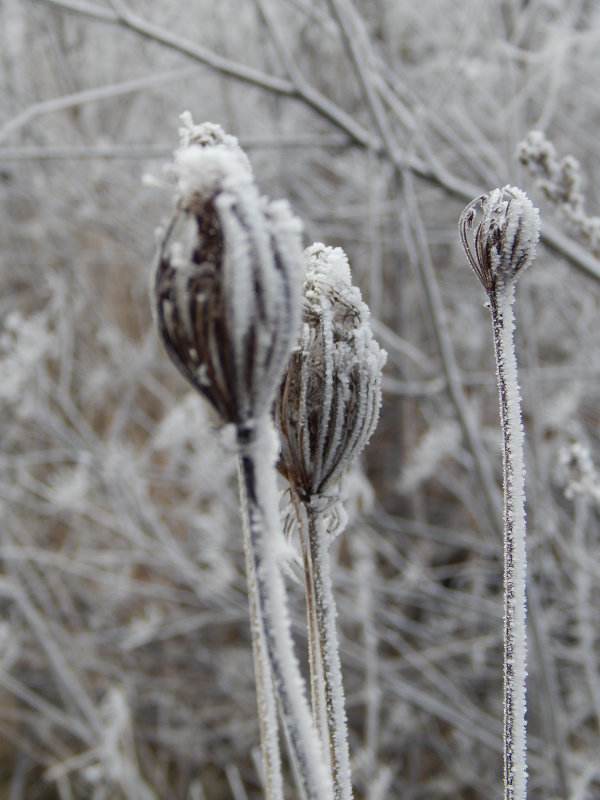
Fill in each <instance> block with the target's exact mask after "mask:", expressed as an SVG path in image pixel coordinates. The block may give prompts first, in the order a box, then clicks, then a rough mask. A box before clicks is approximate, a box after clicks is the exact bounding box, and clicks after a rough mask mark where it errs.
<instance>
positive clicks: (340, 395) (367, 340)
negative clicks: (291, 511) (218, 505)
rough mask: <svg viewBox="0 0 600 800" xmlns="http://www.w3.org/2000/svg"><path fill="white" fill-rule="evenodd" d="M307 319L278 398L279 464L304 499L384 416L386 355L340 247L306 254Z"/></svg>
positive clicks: (335, 473)
mask: <svg viewBox="0 0 600 800" xmlns="http://www.w3.org/2000/svg"><path fill="white" fill-rule="evenodd" d="M305 262H306V275H305V279H304V305H303V322H302V329H301V333H300V338H299V342H298V346H297V347H296V349H295V350H294V352H293V354H292V357H291V359H290V363H289V366H288V370H287V373H286V375H285V379H284V381H283V383H282V385H281V389H280V391H279V395H278V397H277V401H276V411H275V420H276V424H277V427H278V429H279V433H280V439H281V457H280V462H279V468H280V470H281V472H282V473H283V474H284V475H285V477H286V478H287V479H288V480H289V482H290V483H291V485H292V486H293V487H294V489H295V490H296V492H297V493H298V494H299V496H300V497H301V498H302V499H310V498H312V497H313V496H316V495H323V494H324V493H326V492H327V490H328V489H329V488H330V487H331V486H332V485H333V484H334V483H335V482H336V481H337V480H339V478H340V477H341V476H342V475H343V474H344V472H345V470H346V469H347V468H348V466H349V465H350V463H351V461H352V460H353V459H354V458H355V457H356V456H357V455H358V454H359V453H360V452H361V451H362V449H363V448H364V447H365V445H366V444H367V442H368V441H369V439H370V437H371V434H372V433H373V431H374V429H375V426H376V425H377V420H378V418H379V408H380V405H381V371H382V369H383V365H384V364H385V360H386V357H387V355H386V353H385V351H384V350H382V349H381V348H380V347H379V345H378V343H377V342H376V341H375V339H374V338H373V334H372V332H371V326H370V324H369V309H368V308H367V306H366V304H365V303H364V302H363V300H362V298H361V294H360V291H359V289H358V288H356V287H355V286H352V278H351V274H350V267H349V264H348V259H347V257H346V254H345V253H344V251H343V250H341V248H339V247H338V248H332V247H325V246H324V245H323V244H319V243H317V244H313V245H312V246H311V247H309V248H308V249H307V250H306V252H305Z"/></svg>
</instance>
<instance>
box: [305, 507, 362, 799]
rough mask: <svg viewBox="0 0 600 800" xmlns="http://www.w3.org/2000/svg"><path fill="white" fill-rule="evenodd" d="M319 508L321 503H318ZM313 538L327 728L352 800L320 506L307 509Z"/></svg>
mask: <svg viewBox="0 0 600 800" xmlns="http://www.w3.org/2000/svg"><path fill="white" fill-rule="evenodd" d="M317 506H318V504H317ZM307 513H308V527H309V539H310V547H311V558H312V566H313V571H314V584H315V595H316V603H315V605H316V610H317V621H318V627H319V632H320V646H321V650H322V652H321V658H322V664H323V670H322V677H323V680H324V687H323V688H324V694H325V698H326V705H327V712H328V713H327V725H328V736H329V742H330V750H331V755H332V770H333V783H334V795H335V799H336V800H351V798H352V779H351V772H350V750H349V746H348V720H347V718H346V710H345V703H346V700H345V695H344V687H343V684H342V666H341V663H340V656H339V649H340V648H339V642H338V636H337V630H336V617H337V609H336V604H335V599H334V596H333V590H332V583H331V567H330V559H329V541H328V533H327V530H326V528H325V525H324V521H323V515H322V514H321V513H320V511H319V509H318V507H315V508H311V507H309V508H308V509H307Z"/></svg>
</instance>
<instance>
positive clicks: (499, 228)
mask: <svg viewBox="0 0 600 800" xmlns="http://www.w3.org/2000/svg"><path fill="white" fill-rule="evenodd" d="M479 205H480V206H481V209H482V220H481V222H480V223H479V224H478V225H477V228H476V229H475V233H474V234H472V233H470V232H471V231H472V230H473V227H474V225H475V218H476V216H477V206H479ZM458 225H459V230H460V237H461V241H462V244H463V247H464V249H465V252H466V254H467V258H468V259H469V263H470V265H471V267H472V268H473V270H474V272H475V274H476V275H477V277H478V278H479V280H480V281H481V283H482V285H483V288H484V289H485V290H486V292H487V293H488V294H491V293H492V292H495V291H496V290H497V289H499V288H501V287H502V286H508V285H509V284H511V283H512V282H513V281H514V280H516V278H517V276H518V275H519V274H520V273H521V272H522V271H523V270H524V269H526V268H527V267H528V266H529V265H530V264H531V263H532V261H533V260H534V258H535V249H536V245H537V241H538V239H539V235H540V215H539V211H538V210H537V208H534V206H533V204H532V202H531V200H530V199H529V198H528V197H527V195H526V194H525V192H523V191H521V189H517V188H516V187H514V186H505V187H504V188H503V189H493V190H492V191H491V192H489V193H488V194H484V195H481V197H478V198H476V199H475V200H473V201H472V202H471V203H469V205H468V206H467V207H466V208H465V210H464V211H463V212H462V214H461V216H460V221H459V223H458ZM471 239H472V240H473V242H472V243H471Z"/></svg>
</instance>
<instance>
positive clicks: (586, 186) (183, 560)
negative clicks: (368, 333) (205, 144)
mask: <svg viewBox="0 0 600 800" xmlns="http://www.w3.org/2000/svg"><path fill="white" fill-rule="evenodd" d="M0 65H1V66H0V209H1V213H0V244H1V247H0V284H1V290H0V409H1V411H0V419H1V426H2V427H1V443H2V446H1V449H0V508H1V512H2V514H1V525H0V536H1V539H0V559H1V574H0V605H1V610H2V614H1V617H0V800H19V799H20V798H25V799H26V800H50V798H52V799H54V798H60V800H70V799H71V798H76V799H77V800H87V798H92V799H93V800H103V799H104V798H106V799H107V800H108V798H110V799H111V800H120V798H123V799H124V800H150V799H151V798H155V799H156V800H163V799H164V800H168V799H170V798H173V799H174V800H204V799H205V800H221V799H222V798H233V799H234V800H244V799H245V798H249V799H250V800H252V799H253V798H258V797H260V796H261V793H260V779H259V762H260V758H259V755H258V750H257V748H258V742H259V737H258V721H257V712H256V697H255V692H254V680H253V673H252V653H251V644H250V632H249V623H248V608H247V601H246V582H245V575H244V556H243V549H242V536H241V529H240V521H239V513H238V499H237V486H236V481H235V458H234V455H233V450H232V446H231V442H230V441H228V439H227V437H226V436H225V435H224V433H223V431H221V430H220V429H219V427H220V426H219V423H218V421H217V419H216V418H215V417H214V416H213V415H212V413H211V412H210V410H209V408H208V406H207V404H206V403H205V402H204V401H203V400H202V399H201V398H200V397H199V396H197V395H196V394H194V393H193V392H192V391H191V390H190V388H189V387H188V385H187V384H186V383H185V382H184V381H183V379H181V378H180V377H179V376H178V374H177V372H176V371H175V370H174V369H173V367H172V365H171V364H170V363H169V361H168V359H167V357H166V355H165V354H164V351H163V349H162V347H161V346H160V344H159V341H158V337H157V334H156V332H155V329H154V327H153V325H152V318H151V311H150V304H149V300H148V281H149V274H150V268H151V263H152V260H153V257H154V252H155V229H156V227H157V225H158V224H159V223H160V222H161V220H163V219H164V218H165V217H166V216H167V215H168V214H169V212H170V210H171V202H172V192H171V189H170V188H169V187H170V186H171V185H172V179H171V178H170V177H169V175H166V174H165V173H164V172H163V170H162V165H163V164H164V163H165V162H167V161H168V160H169V158H170V156H171V152H172V151H173V149H174V148H175V147H176V146H177V130H178V127H179V125H180V121H179V115H180V114H181V112H183V111H184V110H186V109H189V110H190V111H191V113H192V114H193V116H194V119H195V120H196V121H197V122H202V121H204V120H210V121H212V122H216V123H219V124H221V125H222V126H223V127H224V128H225V129H226V130H228V131H229V132H231V133H233V134H235V135H236V136H238V137H239V139H240V142H241V143H242V145H243V146H244V148H245V149H246V152H247V153H248V155H249V157H250V159H251V162H252V165H253V168H254V171H255V174H256V177H257V181H258V183H259V185H260V187H261V189H262V191H264V192H265V193H267V194H269V195H270V196H272V197H284V198H288V199H289V200H290V202H291V203H292V205H293V207H294V209H295V211H296V212H297V213H298V215H299V216H300V217H301V218H302V219H303V221H304V223H305V228H306V244H308V243H310V242H312V241H315V240H316V241H323V242H325V243H327V244H330V245H336V246H337V245H340V246H342V247H343V248H344V249H345V250H346V252H347V253H348V256H349V258H350V263H351V266H352V271H353V277H354V281H355V283H356V284H358V285H359V286H360V288H361V291H362V293H363V297H364V298H365V300H366V301H367V302H368V304H369V306H370V308H371V311H372V315H373V324H374V329H375V333H376V336H377V337H378V339H379V341H380V342H381V344H382V345H383V346H384V347H385V348H386V349H387V351H388V354H389V358H388V363H387V366H386V369H385V377H384V399H383V408H382V414H381V420H380V423H379V427H378V429H377V431H376V432H375V435H374V437H373V440H372V442H371V444H370V446H369V448H368V449H367V450H366V451H365V454H364V456H363V458H362V461H361V464H360V468H357V469H355V470H354V471H353V472H352V474H351V475H350V476H349V479H348V482H347V486H346V491H347V495H348V500H347V509H348V512H349V518H350V519H349V524H348V527H347V528H346V530H345V531H344V533H343V534H342V535H341V536H340V537H338V539H336V540H335V542H334V544H333V549H332V561H333V569H334V571H333V578H334V584H335V591H336V597H337V601H338V607H339V618H338V625H339V634H340V639H341V658H342V666H343V672H344V681H345V688H346V695H347V711H348V716H349V723H350V748H351V754H352V769H353V778H354V783H355V787H356V795H357V797H359V798H365V800H380V799H381V800H383V798H394V799H395V798H397V800H442V799H443V798H452V800H457V799H458V798H461V800H487V799H488V798H493V797H500V796H501V768H502V763H501V762H502V759H501V753H502V741H501V735H502V547H501V456H500V431H499V426H498V411H497V397H496V391H497V390H496V378H495V370H494V359H493V348H492V339H491V336H490V330H489V328H490V326H489V312H488V311H487V310H486V309H485V308H484V300H485V296H484V294H483V292H482V289H481V286H480V285H479V283H478V282H477V281H476V280H475V278H474V276H473V274H472V272H471V270H470V269H469V267H468V265H467V263H466V259H465V256H464V253H463V251H462V248H461V247H460V242H459V239H458V234H457V221H458V217H459V215H460V212H461V210H462V208H463V207H464V206H465V204H466V203H467V202H468V201H470V200H471V199H472V198H473V197H475V196H476V195H477V194H479V193H481V192H484V191H488V190H489V189H492V188H493V187H496V186H503V185H505V184H507V183H511V184H515V185H518V186H520V187H521V188H522V189H524V190H525V191H526V192H527V193H528V194H529V196H530V197H531V198H532V200H533V201H534V203H535V204H536V205H537V206H539V208H540V210H541V214H542V243H541V245H540V247H539V250H538V257H537V261H536V263H535V264H534V265H533V267H532V268H531V269H530V270H529V271H528V273H527V274H526V275H525V276H524V277H523V278H522V280H521V282H520V286H519V291H518V294H517V303H516V309H515V313H516V317H517V323H518V327H517V333H516V338H517V350H518V357H519V362H520V377H521V387H522V395H523V404H524V425H525V434H526V453H525V457H526V467H527V478H526V484H527V486H526V488H527V518H528V525H529V530H528V559H529V581H528V591H529V616H528V620H529V682H528V703H529V713H528V732H529V768H530V782H529V787H530V788H529V794H530V797H531V798H532V800H542V799H543V800H552V799H554V798H560V799H561V800H562V799H563V798H568V799H569V800H597V798H599V797H600V535H599V527H598V519H599V516H598V515H599V505H600V478H599V477H598V473H597V470H598V469H600V466H599V465H600V437H599V434H600V428H599V426H600V325H599V324H598V321H599V309H600V261H599V260H598V256H600V216H599V215H600V193H599V188H600V144H599V140H598V128H599V125H600V91H599V86H598V77H599V75H600V6H599V5H598V4H597V3H595V2H592V1H591V0H590V1H588V2H586V1H585V0H571V1H570V2H569V0H505V1H504V2H501V0H490V2H481V0H461V1H460V2H459V0H421V2H419V3H414V2H412V1H409V0H370V2H369V1H368V0H354V2H350V0H330V2H327V1H326V0H244V1H243V2H240V0H219V2H215V1H214V0H210V1H209V0H197V2H194V3H180V2H173V0H154V2H152V1H151V0H126V4H124V3H123V2H121V0H113V2H110V1H109V0H93V2H84V1H83V0H0ZM532 130H534V131H542V132H544V134H545V137H546V138H545V139H541V138H540V137H538V139H537V140H533V141H534V143H535V142H536V141H537V145H536V147H537V148H538V149H537V150H535V147H532V146H530V147H529V149H528V150H527V154H529V165H526V164H523V163H522V160H523V159H520V158H519V152H523V151H522V149H521V151H520V144H521V143H522V142H523V141H524V140H526V137H527V136H528V133H529V132H530V131H532ZM531 141H532V140H531V139H530V142H531ZM540 142H541V143H542V144H541V145H540ZM550 142H551V143H552V146H553V147H552V146H550V145H549V144H548V143H550ZM544 148H546V149H545V150H544ZM553 148H554V149H553ZM544 154H545V159H544V158H542V156H544ZM536 159H537V160H536ZM544 170H545V172H544ZM147 175H151V176H154V178H155V179H159V181H160V182H163V183H164V184H165V187H163V188H161V187H158V188H157V187H156V186H155V185H149V182H148V181H147V180H145V179H144V176H147ZM154 183H156V181H154ZM282 489H283V484H282ZM285 503H286V498H285V496H282V511H284V510H285ZM292 544H295V542H292ZM286 581H287V585H288V589H289V591H290V594H291V598H292V607H293V613H294V622H295V628H294V633H295V635H296V641H297V650H298V653H299V655H302V656H303V655H304V649H305V647H306V632H305V622H304V620H305V616H304V615H305V609H304V604H303V595H302V586H301V582H300V581H299V580H298V577H297V570H296V567H295V564H294V561H293V560H292V561H291V562H290V565H289V569H288V570H287V577H286Z"/></svg>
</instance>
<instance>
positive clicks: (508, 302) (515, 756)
mask: <svg viewBox="0 0 600 800" xmlns="http://www.w3.org/2000/svg"><path fill="white" fill-rule="evenodd" d="M513 302H514V283H511V284H510V285H509V286H507V287H506V288H505V290H504V291H502V292H498V295H497V303H494V302H492V318H493V322H494V332H495V337H494V338H495V343H496V360H497V365H498V383H499V391H500V417H501V424H502V428H503V432H504V482H505V485H504V515H505V541H504V549H505V608H504V614H505V637H506V645H505V668H504V670H505V671H504V675H505V713H506V717H505V741H506V758H507V760H508V763H507V764H506V766H505V779H506V781H507V785H506V797H507V800H525V798H526V796H527V736H526V713H527V704H526V686H525V684H526V678H527V628H526V583H527V551H526V540H525V533H526V528H525V465H524V461H523V447H524V433H523V422H522V418H521V395H520V390H519V383H518V378H517V359H516V354H515V345H514V336H513V333H514V328H515V326H514V316H513V309H512V304H513Z"/></svg>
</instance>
